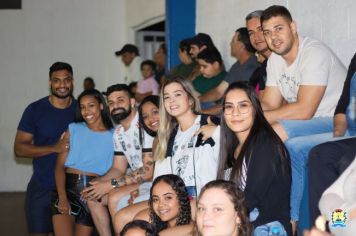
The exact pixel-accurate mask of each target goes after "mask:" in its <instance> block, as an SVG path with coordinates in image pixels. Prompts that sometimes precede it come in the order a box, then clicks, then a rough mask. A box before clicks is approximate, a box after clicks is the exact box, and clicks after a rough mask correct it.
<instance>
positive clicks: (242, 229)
mask: <svg viewBox="0 0 356 236" xmlns="http://www.w3.org/2000/svg"><path fill="white" fill-rule="evenodd" d="M212 188H215V189H221V190H223V191H224V192H225V193H226V194H227V195H228V197H229V198H230V200H231V202H232V203H233V204H234V208H235V211H236V212H237V215H238V217H239V218H240V225H239V226H238V235H239V236H250V235H251V233H252V226H251V224H250V222H249V218H248V212H247V208H246V203H245V198H244V193H243V192H242V191H241V190H240V189H239V188H238V186H237V185H236V183H234V182H232V181H226V180H213V181H210V182H209V183H207V184H206V185H205V186H204V187H203V188H202V190H201V192H200V194H199V197H198V200H197V202H198V203H199V200H200V199H201V197H202V196H203V194H204V192H205V191H206V190H208V189H212Z"/></svg>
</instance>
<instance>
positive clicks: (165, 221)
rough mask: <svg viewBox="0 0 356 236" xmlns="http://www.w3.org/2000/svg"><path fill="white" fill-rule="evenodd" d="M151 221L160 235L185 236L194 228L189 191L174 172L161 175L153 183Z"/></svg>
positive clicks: (150, 201) (150, 203)
mask: <svg viewBox="0 0 356 236" xmlns="http://www.w3.org/2000/svg"><path fill="white" fill-rule="evenodd" d="M149 206H150V221H151V223H152V224H153V225H154V226H155V227H156V228H157V230H158V232H160V235H164V234H165V233H168V232H169V233H170V235H175V236H180V235H181V236H184V235H188V234H190V233H191V232H192V230H193V224H192V216H191V209H190V202H189V198H188V192H187V190H186V188H185V184H184V182H183V180H182V179H181V178H180V177H179V176H177V175H173V174H169V175H161V176H159V177H157V178H156V179H155V180H154V181H153V184H152V188H151V196H150V200H149Z"/></svg>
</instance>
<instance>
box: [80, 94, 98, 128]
mask: <svg viewBox="0 0 356 236" xmlns="http://www.w3.org/2000/svg"><path fill="white" fill-rule="evenodd" d="M79 105H80V113H81V115H82V117H83V119H84V121H85V122H86V123H87V124H88V126H90V125H94V124H97V123H98V122H102V118H101V110H102V109H103V106H102V104H100V103H99V102H98V100H97V99H95V97H93V96H90V95H85V96H83V97H82V98H81V99H80V101H79Z"/></svg>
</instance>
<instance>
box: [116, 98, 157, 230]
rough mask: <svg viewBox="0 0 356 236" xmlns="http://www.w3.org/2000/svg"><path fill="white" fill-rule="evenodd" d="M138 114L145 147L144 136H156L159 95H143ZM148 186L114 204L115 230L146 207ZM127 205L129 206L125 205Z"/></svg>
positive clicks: (120, 228) (118, 194)
mask: <svg viewBox="0 0 356 236" xmlns="http://www.w3.org/2000/svg"><path fill="white" fill-rule="evenodd" d="M138 114H139V124H140V126H141V127H142V129H140V133H139V136H140V144H141V145H142V146H144V147H147V144H146V143H143V142H144V141H145V140H146V142H147V138H146V137H145V136H151V137H156V135H157V131H158V127H159V97H158V96H155V95H150V96H147V97H145V98H144V99H143V100H142V102H141V104H140V105H139V107H138ZM155 140H156V139H155ZM155 140H154V141H153V144H152V143H151V147H152V149H153V150H154V145H155V143H156V141H155ZM146 151H147V150H146ZM151 165H153V162H151ZM150 187H151V185H144V186H143V187H141V188H140V189H136V190H134V191H132V192H131V193H130V195H126V196H125V197H123V198H122V199H121V200H120V201H119V203H118V204H117V206H115V211H112V214H115V216H113V224H114V229H115V232H117V233H119V232H120V231H121V230H122V228H123V226H125V225H126V224H127V223H128V222H130V221H131V220H133V218H134V216H135V215H136V214H137V213H138V212H139V211H141V210H144V209H147V208H148V205H147V200H148V198H149V191H150ZM110 197H111V198H112V199H114V198H115V197H121V196H120V193H117V194H111V195H110ZM127 205H129V206H128V207H126V206H127ZM123 207H125V208H123ZM122 208H123V209H122ZM121 209H122V210H121ZM116 211H117V212H116Z"/></svg>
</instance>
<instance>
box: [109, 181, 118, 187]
mask: <svg viewBox="0 0 356 236" xmlns="http://www.w3.org/2000/svg"><path fill="white" fill-rule="evenodd" d="M118 185H119V183H118V182H117V180H116V179H111V186H112V188H117V187H118Z"/></svg>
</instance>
